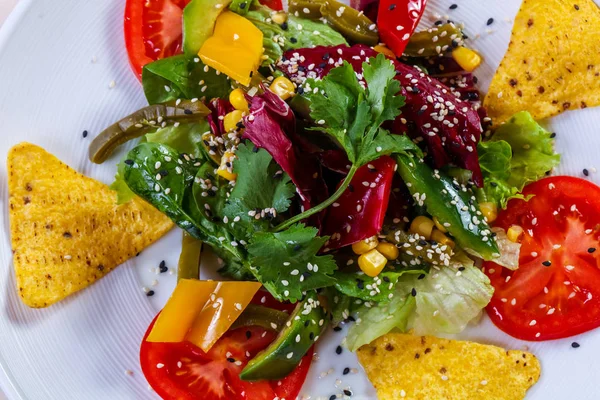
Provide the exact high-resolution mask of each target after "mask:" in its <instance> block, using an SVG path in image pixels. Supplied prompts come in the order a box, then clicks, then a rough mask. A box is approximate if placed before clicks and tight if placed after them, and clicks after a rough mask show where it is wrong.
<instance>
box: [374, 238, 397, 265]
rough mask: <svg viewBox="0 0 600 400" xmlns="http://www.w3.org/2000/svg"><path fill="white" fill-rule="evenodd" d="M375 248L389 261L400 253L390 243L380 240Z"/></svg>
mask: <svg viewBox="0 0 600 400" xmlns="http://www.w3.org/2000/svg"><path fill="white" fill-rule="evenodd" d="M376 249H377V251H378V252H380V253H381V254H383V256H384V257H385V258H387V259H388V260H390V261H391V260H395V259H396V258H398V256H399V255H400V251H399V250H398V248H397V247H396V246H395V245H393V244H391V243H386V242H381V243H379V244H378V245H377V247H376Z"/></svg>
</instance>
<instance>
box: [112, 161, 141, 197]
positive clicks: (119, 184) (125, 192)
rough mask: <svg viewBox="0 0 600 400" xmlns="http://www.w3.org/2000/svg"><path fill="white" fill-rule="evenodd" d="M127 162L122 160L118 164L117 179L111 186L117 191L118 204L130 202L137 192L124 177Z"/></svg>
mask: <svg viewBox="0 0 600 400" xmlns="http://www.w3.org/2000/svg"><path fill="white" fill-rule="evenodd" d="M124 168H125V164H124V163H123V161H121V162H120V163H119V164H118V165H117V174H116V175H115V181H114V182H113V183H112V184H111V185H110V186H109V187H110V188H111V189H112V190H114V191H115V192H117V204H125V203H129V202H130V201H131V200H133V198H134V197H135V193H133V191H132V190H131V189H129V186H127V182H126V181H125V178H124V177H123V176H124V175H123V173H124Z"/></svg>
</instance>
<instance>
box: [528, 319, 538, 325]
mask: <svg viewBox="0 0 600 400" xmlns="http://www.w3.org/2000/svg"><path fill="white" fill-rule="evenodd" d="M535 324H537V321H536V320H535V319H532V320H531V322H530V323H529V326H534V325H535Z"/></svg>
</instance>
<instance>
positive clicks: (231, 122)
mask: <svg viewBox="0 0 600 400" xmlns="http://www.w3.org/2000/svg"><path fill="white" fill-rule="evenodd" d="M243 115H244V112H243V111H242V110H233V111H232V112H230V113H227V114H225V118H224V119H223V126H224V127H225V131H226V132H231V131H233V130H235V129H236V128H237V123H238V122H240V121H241V120H242V116H243Z"/></svg>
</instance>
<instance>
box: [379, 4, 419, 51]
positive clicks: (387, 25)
mask: <svg viewBox="0 0 600 400" xmlns="http://www.w3.org/2000/svg"><path fill="white" fill-rule="evenodd" d="M426 4H427V0H381V1H380V2H379V13H378V16H377V28H378V29H379V36H380V37H381V38H382V39H383V41H384V43H385V44H386V45H387V46H388V47H389V48H390V49H392V51H393V52H394V54H396V55H397V56H398V57H400V56H401V55H402V52H403V51H404V48H405V47H406V44H407V43H408V40H409V39H410V37H411V35H412V34H413V32H414V31H415V29H416V28H417V25H418V24H419V21H420V20H421V17H422V16H423V12H424V11H425V5H426Z"/></svg>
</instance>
